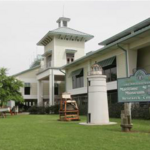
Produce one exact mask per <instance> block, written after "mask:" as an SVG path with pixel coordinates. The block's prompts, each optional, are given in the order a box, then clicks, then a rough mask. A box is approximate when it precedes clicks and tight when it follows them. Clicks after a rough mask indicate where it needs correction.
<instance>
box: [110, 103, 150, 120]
mask: <svg viewBox="0 0 150 150" xmlns="http://www.w3.org/2000/svg"><path fill="white" fill-rule="evenodd" d="M123 106H124V105H123V103H116V104H110V105H109V116H110V117H111V118H120V115H121V110H123V109H124V107H123ZM131 114H132V118H133V119H150V106H149V105H148V104H145V105H139V104H132V109H131Z"/></svg>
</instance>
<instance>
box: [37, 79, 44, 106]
mask: <svg viewBox="0 0 150 150" xmlns="http://www.w3.org/2000/svg"><path fill="white" fill-rule="evenodd" d="M37 90H38V91H37V96H38V97H37V99H38V101H37V105H38V106H43V83H42V81H41V80H38V82H37Z"/></svg>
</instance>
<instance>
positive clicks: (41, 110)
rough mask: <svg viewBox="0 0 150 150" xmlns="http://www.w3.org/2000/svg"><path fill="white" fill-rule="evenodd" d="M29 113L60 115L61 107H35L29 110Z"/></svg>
mask: <svg viewBox="0 0 150 150" xmlns="http://www.w3.org/2000/svg"><path fill="white" fill-rule="evenodd" d="M28 111H29V113H30V114H58V113H59V105H54V106H51V107H42V106H41V107H40V106H33V107H31V108H29V110H28Z"/></svg>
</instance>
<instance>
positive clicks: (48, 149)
mask: <svg viewBox="0 0 150 150" xmlns="http://www.w3.org/2000/svg"><path fill="white" fill-rule="evenodd" d="M57 119H58V116H57V115H18V116H8V117H7V118H6V119H2V118H0V150H149V149H150V121H144V120H134V121H133V124H134V127H133V132H132V133H123V132H121V128H120V119H111V121H115V122H118V124H117V125H111V126H83V125H79V124H78V123H79V122H60V121H57ZM84 121H85V117H81V122H84Z"/></svg>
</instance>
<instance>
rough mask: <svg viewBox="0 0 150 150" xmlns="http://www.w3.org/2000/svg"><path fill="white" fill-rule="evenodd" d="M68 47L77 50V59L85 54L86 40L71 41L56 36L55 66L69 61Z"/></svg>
mask: <svg viewBox="0 0 150 150" xmlns="http://www.w3.org/2000/svg"><path fill="white" fill-rule="evenodd" d="M66 49H73V50H77V52H76V53H75V59H78V58H80V57H82V56H84V41H70V40H61V39H58V38H56V37H55V38H54V66H55V67H60V66H63V65H65V64H66V63H67V61H66V52H65V51H66Z"/></svg>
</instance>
